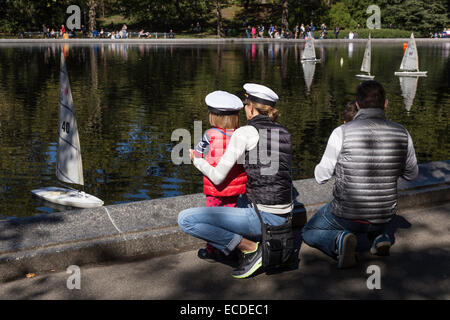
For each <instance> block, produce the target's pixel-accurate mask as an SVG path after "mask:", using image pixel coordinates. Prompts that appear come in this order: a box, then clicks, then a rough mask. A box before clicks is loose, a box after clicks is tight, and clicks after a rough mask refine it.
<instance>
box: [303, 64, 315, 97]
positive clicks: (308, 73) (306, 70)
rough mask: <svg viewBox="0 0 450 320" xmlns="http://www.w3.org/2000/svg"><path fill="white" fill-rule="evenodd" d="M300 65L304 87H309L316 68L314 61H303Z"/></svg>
mask: <svg viewBox="0 0 450 320" xmlns="http://www.w3.org/2000/svg"><path fill="white" fill-rule="evenodd" d="M302 67H303V75H304V77H305V84H306V88H307V89H308V92H309V89H310V88H311V84H312V81H313V79H314V72H315V70H316V63H315V62H303V63H302Z"/></svg>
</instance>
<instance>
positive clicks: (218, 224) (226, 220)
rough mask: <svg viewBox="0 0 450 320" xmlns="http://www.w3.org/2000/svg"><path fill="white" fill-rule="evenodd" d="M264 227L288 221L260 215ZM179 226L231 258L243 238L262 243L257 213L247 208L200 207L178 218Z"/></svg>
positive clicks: (184, 211)
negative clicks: (231, 253)
mask: <svg viewBox="0 0 450 320" xmlns="http://www.w3.org/2000/svg"><path fill="white" fill-rule="evenodd" d="M260 213H261V216H262V219H263V221H264V223H266V224H269V225H274V226H278V225H281V224H283V223H285V222H286V218H285V217H283V216H279V215H276V214H272V213H268V212H264V211H260ZM178 225H179V226H180V228H181V230H183V231H184V232H186V233H188V234H190V235H192V236H194V237H196V238H200V239H203V240H206V241H207V242H208V243H210V244H211V245H213V246H214V247H216V248H217V249H219V250H221V251H222V252H223V253H225V254H226V255H228V254H230V252H231V251H233V250H234V249H235V248H236V247H237V246H238V245H239V243H240V242H241V240H242V238H246V239H248V240H252V241H260V239H261V223H260V221H259V218H258V215H257V213H256V212H255V210H254V209H253V208H252V207H251V206H250V205H248V207H244V208H232V207H200V208H191V209H187V210H183V211H181V212H180V213H179V215H178Z"/></svg>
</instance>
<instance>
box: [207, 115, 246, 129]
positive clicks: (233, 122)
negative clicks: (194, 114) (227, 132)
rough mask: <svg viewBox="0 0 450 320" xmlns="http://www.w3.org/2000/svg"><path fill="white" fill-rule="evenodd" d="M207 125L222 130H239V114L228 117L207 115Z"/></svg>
mask: <svg viewBox="0 0 450 320" xmlns="http://www.w3.org/2000/svg"><path fill="white" fill-rule="evenodd" d="M209 123H210V124H211V125H212V126H213V127H217V128H222V129H232V130H233V129H237V128H239V113H236V114H230V115H218V114H214V113H211V112H210V113H209Z"/></svg>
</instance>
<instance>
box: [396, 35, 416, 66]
mask: <svg viewBox="0 0 450 320" xmlns="http://www.w3.org/2000/svg"><path fill="white" fill-rule="evenodd" d="M400 70H405V71H417V70H419V55H418V54H417V46H416V40H415V39H414V34H412V33H411V38H410V39H409V41H408V46H407V47H406V50H405V53H404V54H403V59H402V63H401V64H400Z"/></svg>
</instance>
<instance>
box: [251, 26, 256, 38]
mask: <svg viewBox="0 0 450 320" xmlns="http://www.w3.org/2000/svg"><path fill="white" fill-rule="evenodd" d="M252 38H253V39H255V38H256V28H255V27H252Z"/></svg>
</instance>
